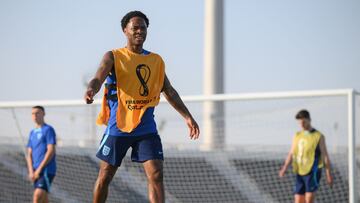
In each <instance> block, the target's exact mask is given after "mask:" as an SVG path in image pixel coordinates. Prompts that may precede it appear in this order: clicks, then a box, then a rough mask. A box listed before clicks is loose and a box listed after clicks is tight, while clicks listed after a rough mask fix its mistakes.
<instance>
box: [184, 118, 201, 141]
mask: <svg viewBox="0 0 360 203" xmlns="http://www.w3.org/2000/svg"><path fill="white" fill-rule="evenodd" d="M186 124H187V126H188V127H189V131H190V139H194V140H196V139H198V138H199V135H200V129H199V125H198V124H197V123H196V121H195V120H194V118H192V117H189V118H188V119H186Z"/></svg>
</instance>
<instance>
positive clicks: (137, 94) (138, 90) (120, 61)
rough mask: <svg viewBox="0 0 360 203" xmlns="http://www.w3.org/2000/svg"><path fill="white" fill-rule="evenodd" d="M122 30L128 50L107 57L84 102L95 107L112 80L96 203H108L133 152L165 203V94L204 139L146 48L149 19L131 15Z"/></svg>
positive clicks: (103, 115)
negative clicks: (160, 111)
mask: <svg viewBox="0 0 360 203" xmlns="http://www.w3.org/2000/svg"><path fill="white" fill-rule="evenodd" d="M121 26H122V29H123V32H124V34H125V35H126V37H127V44H126V46H125V47H123V48H118V49H113V50H112V51H109V52H107V53H106V54H105V55H104V57H103V59H102V62H101V64H100V67H99V68H98V70H97V72H96V74H95V77H94V78H93V79H92V80H91V81H90V82H89V85H88V88H87V90H86V92H85V96H84V99H85V101H86V102H87V103H88V104H90V103H92V102H93V97H94V96H95V94H96V93H97V92H98V91H99V90H100V88H101V85H102V83H103V82H104V81H105V80H106V83H105V90H104V95H103V100H102V106H101V110H100V113H99V116H98V118H97V123H98V124H104V125H107V128H106V130H105V133H104V136H103V138H102V140H101V143H100V147H99V149H98V151H97V153H96V156H97V157H98V158H99V159H100V160H101V161H100V170H99V175H98V178H97V180H96V183H95V186H94V196H93V202H94V203H96V202H105V201H106V197H107V193H108V186H109V183H110V182H111V180H112V178H113V176H114V174H115V172H116V170H117V168H118V167H119V166H120V165H121V162H122V159H123V158H124V156H125V155H126V152H127V150H128V149H129V148H130V147H131V148H132V153H131V160H132V161H135V162H140V163H142V164H143V166H144V169H145V173H146V176H147V179H148V187H149V200H150V202H154V203H155V202H156V203H161V202H165V196H164V184H163V151H162V144H161V139H160V136H159V135H158V132H157V128H156V123H155V120H154V109H155V106H156V105H157V104H158V103H159V100H160V93H163V94H164V96H165V98H166V99H167V100H168V102H169V103H170V104H171V105H172V106H173V107H174V108H175V109H176V110H177V111H178V112H179V113H180V114H181V115H182V116H183V117H184V119H185V122H186V124H187V126H188V127H189V130H190V138H191V139H197V138H198V137H199V133H200V131H199V126H198V124H197V123H196V121H195V120H194V118H193V117H192V115H191V114H190V112H189V111H188V109H187V108H186V106H185V105H184V103H183V102H182V100H181V98H180V96H179V94H178V93H177V92H176V90H175V89H174V88H173V87H172V85H171V84H170V82H169V80H168V78H167V76H166V74H165V63H164V61H163V60H162V58H161V57H160V55H158V54H156V53H153V52H150V51H147V50H145V49H143V43H144V41H145V39H146V35H147V27H148V26H149V19H148V18H147V17H146V16H145V15H144V14H143V13H142V12H140V11H132V12H129V13H128V14H126V15H125V16H124V17H123V19H122V21H121Z"/></svg>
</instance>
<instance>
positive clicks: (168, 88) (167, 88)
mask: <svg viewBox="0 0 360 203" xmlns="http://www.w3.org/2000/svg"><path fill="white" fill-rule="evenodd" d="M162 91H163V93H164V96H165V98H166V100H167V101H168V102H169V103H170V104H171V106H173V107H174V108H175V109H176V111H177V112H179V113H180V114H181V115H182V116H183V117H184V119H185V122H186V124H187V126H188V127H189V130H190V138H191V139H197V138H199V134H200V129H199V125H198V124H197V123H196V121H195V119H194V118H193V117H192V115H191V113H190V112H189V110H188V109H187V108H186V106H185V104H184V102H183V101H182V100H181V98H180V96H179V94H178V93H177V91H176V90H175V89H174V88H173V86H172V85H171V84H170V81H169V79H168V78H167V76H166V74H165V79H164V85H163V89H162Z"/></svg>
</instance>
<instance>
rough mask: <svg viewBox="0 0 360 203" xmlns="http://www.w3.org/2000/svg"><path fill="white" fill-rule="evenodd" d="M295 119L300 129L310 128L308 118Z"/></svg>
mask: <svg viewBox="0 0 360 203" xmlns="http://www.w3.org/2000/svg"><path fill="white" fill-rule="evenodd" d="M297 121H298V123H299V125H300V128H301V129H303V130H309V129H310V127H311V121H310V119H308V118H300V119H297Z"/></svg>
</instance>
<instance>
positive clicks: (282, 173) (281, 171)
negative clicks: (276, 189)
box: [279, 167, 286, 178]
mask: <svg viewBox="0 0 360 203" xmlns="http://www.w3.org/2000/svg"><path fill="white" fill-rule="evenodd" d="M285 172H286V169H285V167H281V169H280V171H279V177H280V178H282V177H284V176H285Z"/></svg>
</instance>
